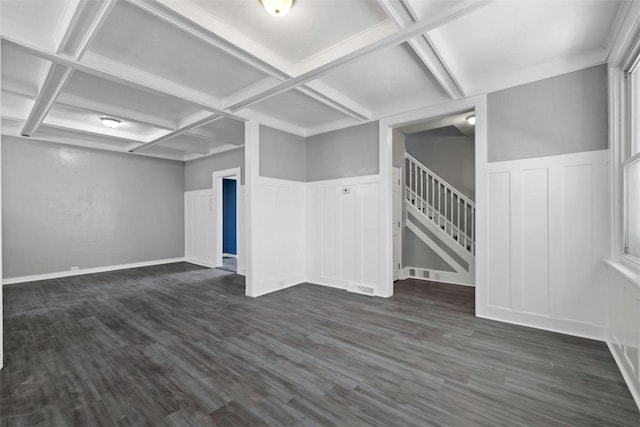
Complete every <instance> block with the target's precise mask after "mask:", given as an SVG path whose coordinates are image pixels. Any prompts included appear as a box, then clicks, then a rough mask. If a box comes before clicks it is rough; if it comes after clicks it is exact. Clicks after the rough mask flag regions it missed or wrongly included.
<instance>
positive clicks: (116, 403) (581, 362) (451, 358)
mask: <svg viewBox="0 0 640 427" xmlns="http://www.w3.org/2000/svg"><path fill="white" fill-rule="evenodd" d="M4 292H5V293H4V304H5V307H4V316H5V319H4V321H5V338H4V340H5V341H4V342H5V355H6V359H5V362H6V364H5V368H4V369H3V370H2V371H1V373H0V380H1V389H2V392H1V393H2V394H1V401H0V404H1V406H0V408H1V409H0V410H1V419H2V425H3V426H39V425H42V426H66V425H74V426H94V425H95V426H118V425H122V426H131V425H150V426H161V425H178V426H188V425H194V426H209V425H219V426H251V427H258V426H263V425H271V426H287V425H305V426H307V425H308V426H317V425H322V426H328V425H336V426H361V425H362V426H364V425H386V426H430V425H434V426H509V427H512V426H522V425H526V426H568V425H573V426H592V425H593V426H600V425H601V426H638V425H640V414H639V413H638V410H637V409H636V407H635V405H634V402H633V400H632V398H631V395H630V393H629V391H628V390H627V388H626V386H625V384H624V382H623V380H622V377H621V375H620V373H619V372H618V370H617V368H616V366H615V363H614V361H613V359H612V357H611V355H610V354H609V352H608V350H607V347H606V346H605V344H603V343H600V342H595V341H590V340H585V339H579V338H573V337H569V336H564V335H559V334H554V333H549V332H543V331H538V330H534V329H528V328H524V327H518V326H512V325H507V324H502V323H497V322H491V321H487V320H482V319H477V318H475V317H474V316H473V289H471V288H466V287H460V286H453V285H448V286H447V285H438V284H430V283H425V282H415V281H405V282H400V283H399V284H398V285H397V286H396V294H395V296H394V297H393V298H390V299H382V298H371V297H366V296H361V295H356V294H350V293H347V292H345V291H340V290H336V289H331V288H325V287H320V286H315V285H310V284H304V285H300V286H296V287H294V288H290V289H287V290H284V291H280V292H277V293H275V294H271V295H267V296H264V297H260V298H258V299H252V298H248V297H245V296H244V280H243V278H242V277H240V276H237V275H234V274H231V273H228V272H226V271H222V270H218V269H214V270H210V269H205V268H201V267H197V266H193V265H190V264H186V263H177V264H171V265H165V266H157V267H146V268H140V269H133V270H123V271H117V272H111V273H104V274H94V275H87V276H77V277H72V278H65V279H56V280H47V281H42V282H34V283H30V284H20V285H12V286H6V287H5V288H4Z"/></svg>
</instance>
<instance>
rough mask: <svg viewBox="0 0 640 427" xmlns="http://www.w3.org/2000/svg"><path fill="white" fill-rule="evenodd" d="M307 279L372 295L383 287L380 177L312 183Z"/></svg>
mask: <svg viewBox="0 0 640 427" xmlns="http://www.w3.org/2000/svg"><path fill="white" fill-rule="evenodd" d="M307 186H308V187H307V278H308V280H309V281H310V282H312V283H318V284H322V285H327V286H333V287H338V288H341V289H347V290H349V291H352V292H360V293H365V294H369V295H375V294H379V292H380V289H381V266H382V264H383V260H382V259H381V250H380V248H381V236H380V177H379V176H378V175H374V176H365V177H357V178H345V179H336V180H330V181H319V182H312V183H308V184H307Z"/></svg>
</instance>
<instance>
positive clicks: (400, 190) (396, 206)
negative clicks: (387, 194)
mask: <svg viewBox="0 0 640 427" xmlns="http://www.w3.org/2000/svg"><path fill="white" fill-rule="evenodd" d="M396 170H397V171H398V183H396V182H393V183H392V185H391V191H392V194H391V198H392V200H391V202H392V203H393V209H394V210H395V209H398V210H399V214H398V218H397V220H398V221H399V222H400V224H399V225H398V240H397V242H393V244H394V245H397V246H398V247H397V253H398V259H397V260H396V257H395V255H396V251H395V249H396V248H395V247H394V251H393V264H394V267H393V272H394V275H393V280H394V281H396V280H400V279H402V278H403V277H402V243H403V242H402V240H403V239H402V237H403V236H402V231H403V230H402V225H403V223H404V221H403V220H402V219H403V218H402V204H403V203H404V198H405V196H404V188H403V186H402V181H403V179H402V168H399V167H398V166H392V167H391V176H392V177H393V173H394V172H395V171H396ZM394 186H397V187H398V201H397V202H396V201H394V200H393V187H394ZM395 222H396V218H395V217H394V218H393V223H394V227H395ZM391 236H392V237H393V234H392V235H391ZM396 262H398V263H399V264H400V265H399V266H398V274H397V275H396V274H395V264H396Z"/></svg>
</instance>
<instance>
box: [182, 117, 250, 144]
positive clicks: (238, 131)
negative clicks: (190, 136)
mask: <svg viewBox="0 0 640 427" xmlns="http://www.w3.org/2000/svg"><path fill="white" fill-rule="evenodd" d="M192 133H194V134H197V135H200V136H204V137H206V138H209V139H210V140H211V141H213V142H214V143H223V144H233V145H244V122H242V121H239V120H233V119H229V118H227V117H224V118H222V119H220V120H216V121H215V122H212V123H209V124H208V125H205V126H202V127H199V128H198V129H195V130H194V131H193V132H192Z"/></svg>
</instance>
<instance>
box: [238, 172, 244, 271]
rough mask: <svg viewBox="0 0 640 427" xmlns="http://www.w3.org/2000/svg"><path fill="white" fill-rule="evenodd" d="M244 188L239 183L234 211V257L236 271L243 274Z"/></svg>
mask: <svg viewBox="0 0 640 427" xmlns="http://www.w3.org/2000/svg"><path fill="white" fill-rule="evenodd" d="M245 194H246V192H245V188H244V185H241V186H240V188H239V189H238V202H237V206H236V209H237V213H236V218H237V219H238V220H237V224H236V239H237V242H236V252H237V254H238V255H237V258H236V262H237V263H238V265H237V269H238V271H237V273H238V274H240V275H242V276H244V275H245V271H246V260H245V256H244V245H245V241H244V239H245V232H244V224H245V221H246V219H245V210H244V205H245V199H244V198H245Z"/></svg>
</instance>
